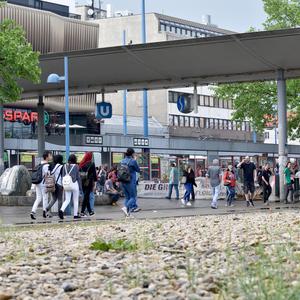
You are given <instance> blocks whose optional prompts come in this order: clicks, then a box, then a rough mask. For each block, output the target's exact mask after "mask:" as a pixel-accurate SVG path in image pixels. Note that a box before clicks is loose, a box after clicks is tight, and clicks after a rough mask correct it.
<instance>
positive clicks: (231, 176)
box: [223, 165, 236, 207]
mask: <svg viewBox="0 0 300 300" xmlns="http://www.w3.org/2000/svg"><path fill="white" fill-rule="evenodd" d="M223 182H224V186H225V187H226V195H227V203H226V206H229V207H232V206H234V205H233V201H234V197H235V185H236V176H235V173H234V171H233V166H232V165H229V166H228V168H227V170H226V172H225V173H224V176H223Z"/></svg>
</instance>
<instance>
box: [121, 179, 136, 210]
mask: <svg viewBox="0 0 300 300" xmlns="http://www.w3.org/2000/svg"><path fill="white" fill-rule="evenodd" d="M122 189H123V192H124V195H125V203H124V204H125V207H126V208H127V211H128V212H131V211H132V210H134V209H135V208H137V204H136V185H135V184H134V183H133V182H129V183H122Z"/></svg>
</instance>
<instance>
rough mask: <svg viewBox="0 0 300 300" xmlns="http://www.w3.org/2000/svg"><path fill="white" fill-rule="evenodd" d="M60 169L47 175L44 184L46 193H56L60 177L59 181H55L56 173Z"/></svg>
mask: <svg viewBox="0 0 300 300" xmlns="http://www.w3.org/2000/svg"><path fill="white" fill-rule="evenodd" d="M57 169H58V167H56V168H54V169H53V171H52V172H48V173H47V174H46V175H45V178H44V183H45V187H46V193H54V192H55V189H56V183H57V181H58V179H59V177H60V175H59V176H58V178H57V180H55V175H54V174H55V171H56V170H57Z"/></svg>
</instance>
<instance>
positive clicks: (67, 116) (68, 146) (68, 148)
mask: <svg viewBox="0 0 300 300" xmlns="http://www.w3.org/2000/svg"><path fill="white" fill-rule="evenodd" d="M64 70H65V76H64V77H65V121H66V129H65V134H66V161H68V159H69V156H70V112H69V63H68V57H67V56H65V57H64Z"/></svg>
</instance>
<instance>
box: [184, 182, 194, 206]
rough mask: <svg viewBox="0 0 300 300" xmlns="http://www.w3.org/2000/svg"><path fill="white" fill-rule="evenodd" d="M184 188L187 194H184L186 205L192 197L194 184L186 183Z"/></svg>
mask: <svg viewBox="0 0 300 300" xmlns="http://www.w3.org/2000/svg"><path fill="white" fill-rule="evenodd" d="M184 188H185V194H184V197H183V199H184V201H185V203H187V202H189V201H190V197H191V193H192V190H193V184H192V183H185V184H184Z"/></svg>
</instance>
